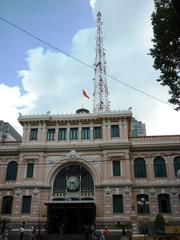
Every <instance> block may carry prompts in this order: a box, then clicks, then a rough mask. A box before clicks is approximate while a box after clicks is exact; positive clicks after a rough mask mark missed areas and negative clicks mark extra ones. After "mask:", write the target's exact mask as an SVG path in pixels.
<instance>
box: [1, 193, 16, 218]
mask: <svg viewBox="0 0 180 240" xmlns="http://www.w3.org/2000/svg"><path fill="white" fill-rule="evenodd" d="M12 204H13V197H11V196H6V197H3V200H2V209H1V214H11V212H12Z"/></svg>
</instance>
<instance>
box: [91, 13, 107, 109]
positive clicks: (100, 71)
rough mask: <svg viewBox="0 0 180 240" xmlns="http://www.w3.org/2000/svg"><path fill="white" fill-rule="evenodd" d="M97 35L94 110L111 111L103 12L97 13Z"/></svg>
mask: <svg viewBox="0 0 180 240" xmlns="http://www.w3.org/2000/svg"><path fill="white" fill-rule="evenodd" d="M96 21H97V22H96V25H97V35H96V58H95V64H94V66H95V69H94V72H95V78H94V93H93V95H94V107H93V112H104V111H109V100H108V95H109V92H108V87H107V78H106V59H105V49H104V47H103V36H102V24H103V23H102V21H101V13H100V12H98V14H97V20H96Z"/></svg>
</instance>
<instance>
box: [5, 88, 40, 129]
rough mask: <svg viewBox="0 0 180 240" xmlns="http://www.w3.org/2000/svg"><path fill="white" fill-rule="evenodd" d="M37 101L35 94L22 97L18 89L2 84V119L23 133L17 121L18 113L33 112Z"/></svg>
mask: <svg viewBox="0 0 180 240" xmlns="http://www.w3.org/2000/svg"><path fill="white" fill-rule="evenodd" d="M35 100H36V96H35V95H34V94H33V93H29V94H28V93H27V94H23V95H22V94H21V92H20V89H19V88H18V87H8V86H6V85H5V84H0V109H1V111H0V119H3V120H4V121H7V122H9V123H11V124H12V125H13V126H14V127H15V128H16V129H17V130H18V131H19V132H20V133H22V129H21V127H20V125H19V123H18V121H17V118H18V112H21V113H26V112H27V111H31V110H32V108H33V107H34V102H35Z"/></svg>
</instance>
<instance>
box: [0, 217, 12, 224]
mask: <svg viewBox="0 0 180 240" xmlns="http://www.w3.org/2000/svg"><path fill="white" fill-rule="evenodd" d="M10 221H11V220H10V219H9V218H1V217H0V224H7V223H10Z"/></svg>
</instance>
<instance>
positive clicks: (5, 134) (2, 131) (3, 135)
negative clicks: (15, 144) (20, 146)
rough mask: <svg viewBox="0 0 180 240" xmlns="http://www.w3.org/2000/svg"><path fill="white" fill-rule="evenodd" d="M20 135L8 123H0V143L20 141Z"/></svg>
mask: <svg viewBox="0 0 180 240" xmlns="http://www.w3.org/2000/svg"><path fill="white" fill-rule="evenodd" d="M21 140H22V137H21V135H20V134H19V133H18V132H17V131H16V130H15V129H14V128H13V127H12V126H11V124H9V123H8V122H4V121H2V120H1V121H0V141H1V142H3V141H4V142H5V141H6V142H7V141H21Z"/></svg>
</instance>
